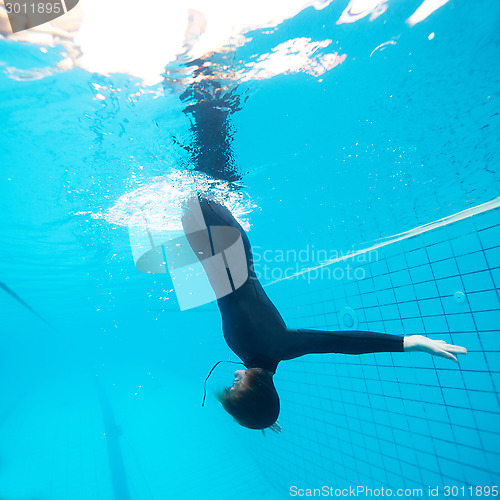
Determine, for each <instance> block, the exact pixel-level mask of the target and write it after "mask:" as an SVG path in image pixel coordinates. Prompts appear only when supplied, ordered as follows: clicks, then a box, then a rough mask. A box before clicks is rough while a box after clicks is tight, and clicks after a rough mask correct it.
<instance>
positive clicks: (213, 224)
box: [182, 197, 467, 430]
mask: <svg viewBox="0 0 500 500" xmlns="http://www.w3.org/2000/svg"><path fill="white" fill-rule="evenodd" d="M182 224H183V228H184V232H185V234H186V237H187V239H188V241H189V245H190V246H191V248H192V250H193V251H194V253H195V254H196V256H197V257H198V259H199V260H200V262H201V264H202V265H203V267H204V269H205V271H206V273H207V276H208V279H209V280H210V284H211V286H212V288H213V290H214V292H215V294H216V296H217V297H218V298H217V304H218V306H219V310H220V312H221V315H222V325H223V333H224V338H225V340H226V342H227V345H228V346H229V347H230V349H231V350H232V351H233V352H234V353H235V354H236V355H237V356H238V357H239V358H240V359H241V360H242V362H243V364H244V365H245V368H246V369H245V370H237V371H236V372H235V374H234V376H235V379H234V382H233V385H232V387H230V388H227V389H225V390H223V391H222V392H221V393H220V394H218V399H219V400H220V402H221V403H222V406H223V407H224V409H225V410H226V411H227V412H228V413H229V414H231V415H232V416H233V417H234V418H235V419H236V421H237V422H238V423H239V424H241V425H242V426H244V427H247V428H249V429H265V428H267V427H271V428H272V429H273V430H278V429H279V426H278V425H276V421H277V418H278V414H279V411H280V401H279V397H278V393H277V392H276V389H275V387H274V383H273V376H274V374H275V373H276V368H277V366H278V364H279V363H280V362H281V361H284V360H287V359H294V358H297V357H299V356H304V355H305V354H313V353H316V354H318V353H344V354H363V353H376V352H407V351H422V352H427V353H429V354H433V355H435V356H441V357H444V358H448V359H451V360H455V361H457V358H456V356H455V355H456V354H466V353H467V350H466V349H465V348H464V347H460V346H456V345H451V344H447V343H446V342H444V341H442V340H432V339H429V338H427V337H424V336H422V335H411V336H405V337H403V336H399V335H390V334H385V333H373V332H365V331H338V332H326V331H316V330H291V329H288V328H287V327H286V325H285V322H284V321H283V318H282V317H281V315H280V314H279V312H278V310H277V309H276V307H275V306H274V304H273V303H272V302H271V300H270V299H269V297H268V296H267V295H266V293H265V291H264V289H263V287H262V285H261V284H260V282H259V280H258V279H257V276H256V273H255V270H254V267H253V259H252V250H251V247H250V242H249V240H248V237H247V235H246V233H245V231H244V230H243V228H242V227H241V226H240V225H239V224H238V222H237V221H236V220H235V218H234V217H233V215H232V214H231V212H230V211H229V210H228V209H227V208H226V207H224V206H222V205H220V204H219V203H217V202H215V201H213V200H209V199H206V198H202V197H194V198H192V199H190V200H189V201H188V203H187V204H186V209H185V212H184V216H183V218H182ZM240 238H241V239H240ZM238 241H241V244H240V246H241V255H242V259H240V260H238V258H237V255H236V254H235V253H234V252H233V253H232V254H229V253H228V252H225V250H226V249H228V248H231V247H232V248H233V249H235V248H236V247H237V245H236V244H235V243H236V242H238ZM217 256H223V260H222V257H221V258H220V259H215V258H214V257H217ZM222 262H223V263H222Z"/></svg>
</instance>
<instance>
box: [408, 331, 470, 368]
mask: <svg viewBox="0 0 500 500" xmlns="http://www.w3.org/2000/svg"><path fill="white" fill-rule="evenodd" d="M403 348H404V350H405V351H421V352H427V353H429V354H432V355H434V356H441V357H442V358H448V359H453V360H454V361H456V362H457V363H458V359H457V358H456V356H454V354H467V349H466V348H465V347H460V346H459V345H453V344H447V343H446V342H445V341H444V340H433V339H430V338H428V337H424V336H423V335H410V336H409V337H404V339H403Z"/></svg>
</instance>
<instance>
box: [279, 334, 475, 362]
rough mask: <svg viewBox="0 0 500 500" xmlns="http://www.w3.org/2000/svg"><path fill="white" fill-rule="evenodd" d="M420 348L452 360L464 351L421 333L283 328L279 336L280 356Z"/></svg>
mask: <svg viewBox="0 0 500 500" xmlns="http://www.w3.org/2000/svg"><path fill="white" fill-rule="evenodd" d="M403 351H422V352H427V353H429V354H433V355H435V356H442V357H444V358H448V359H453V360H455V361H457V358H456V356H454V354H466V353H467V349H465V348H464V347H460V346H456V345H451V344H447V343H446V342H444V341H443V340H432V339H429V338H427V337H424V336H423V335H411V336H408V337H403V336H400V335H391V334H388V333H374V332H365V331H338V332H325V331H317V330H287V331H286V334H285V336H284V338H283V343H282V351H281V353H280V354H281V356H280V358H281V359H282V360H285V359H293V358H298V357H299V356H303V355H305V354H320V353H343V354H364V353H375V352H403Z"/></svg>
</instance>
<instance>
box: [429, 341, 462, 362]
mask: <svg viewBox="0 0 500 500" xmlns="http://www.w3.org/2000/svg"><path fill="white" fill-rule="evenodd" d="M438 343H439V347H440V350H438V351H437V352H436V353H435V354H436V355H437V356H441V357H443V358H447V359H452V360H453V361H456V362H457V363H458V359H457V357H456V356H454V354H467V349H466V348H465V347H462V346H459V345H454V344H447V343H446V342H442V341H438Z"/></svg>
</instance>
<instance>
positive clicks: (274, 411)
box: [216, 368, 280, 429]
mask: <svg viewBox="0 0 500 500" xmlns="http://www.w3.org/2000/svg"><path fill="white" fill-rule="evenodd" d="M216 397H217V399H218V400H219V401H220V402H221V403H222V406H223V407H224V409H225V410H226V411H227V412H228V413H229V414H230V415H231V416H232V417H233V418H234V419H235V420H236V421H237V422H238V423H239V424H240V425H242V426H243V427H247V428H248V429H265V428H266V427H270V426H271V425H273V424H274V422H276V420H277V419H278V415H279V412H280V398H279V396H278V393H277V392H276V388H275V387H274V383H273V376H272V375H271V374H270V373H269V372H267V371H266V370H263V369H262V368H249V369H248V370H247V371H246V377H245V387H240V388H238V389H235V390H230V389H224V390H223V391H221V392H220V393H218V394H216Z"/></svg>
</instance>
